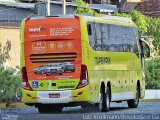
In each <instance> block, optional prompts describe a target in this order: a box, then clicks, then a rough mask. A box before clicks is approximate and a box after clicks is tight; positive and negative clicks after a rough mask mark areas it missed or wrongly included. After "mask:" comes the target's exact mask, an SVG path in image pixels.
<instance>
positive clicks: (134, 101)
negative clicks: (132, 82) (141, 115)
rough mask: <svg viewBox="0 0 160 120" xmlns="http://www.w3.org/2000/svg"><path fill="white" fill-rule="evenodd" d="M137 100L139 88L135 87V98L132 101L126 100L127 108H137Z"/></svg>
mask: <svg viewBox="0 0 160 120" xmlns="http://www.w3.org/2000/svg"><path fill="white" fill-rule="evenodd" d="M139 98H140V87H139V85H137V88H136V98H135V99H132V100H127V103H128V107H129V108H137V107H138V104H139Z"/></svg>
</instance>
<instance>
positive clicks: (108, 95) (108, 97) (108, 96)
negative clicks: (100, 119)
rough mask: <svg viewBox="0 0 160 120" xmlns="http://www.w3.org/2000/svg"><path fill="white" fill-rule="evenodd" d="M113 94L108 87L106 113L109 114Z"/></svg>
mask: <svg viewBox="0 0 160 120" xmlns="http://www.w3.org/2000/svg"><path fill="white" fill-rule="evenodd" d="M110 94H111V92H110V88H109V86H107V91H106V111H107V112H108V111H109V109H110V101H111V97H110V96H111V95H110Z"/></svg>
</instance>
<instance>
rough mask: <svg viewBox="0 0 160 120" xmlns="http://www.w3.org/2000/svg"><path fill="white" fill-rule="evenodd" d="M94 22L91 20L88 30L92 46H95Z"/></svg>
mask: <svg viewBox="0 0 160 120" xmlns="http://www.w3.org/2000/svg"><path fill="white" fill-rule="evenodd" d="M94 30H95V29H94V23H92V22H90V23H88V24H87V31H88V37H89V43H90V45H91V47H92V48H94V46H95V38H94V35H95V31H94Z"/></svg>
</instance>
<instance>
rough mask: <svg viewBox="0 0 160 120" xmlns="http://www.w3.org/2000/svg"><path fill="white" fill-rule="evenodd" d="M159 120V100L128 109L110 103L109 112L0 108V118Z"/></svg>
mask: <svg viewBox="0 0 160 120" xmlns="http://www.w3.org/2000/svg"><path fill="white" fill-rule="evenodd" d="M4 118H9V119H8V120H82V119H83V120H102V119H106V120H107V119H110V120H116V119H125V120H131V119H134V120H140V119H141V120H151V119H152V120H160V102H154V103H151V102H141V103H140V104H139V106H138V108H134V109H133V108H132V109H129V108H128V106H127V103H111V109H110V111H109V112H107V113H106V112H105V113H101V112H97V111H96V110H95V109H90V110H88V111H86V110H84V109H81V107H80V106H78V107H70V108H64V109H63V112H62V113H59V114H39V113H38V110H37V109H36V108H34V107H29V108H24V109H1V110H0V120H7V119H4Z"/></svg>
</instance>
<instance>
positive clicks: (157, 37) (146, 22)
mask: <svg viewBox="0 0 160 120" xmlns="http://www.w3.org/2000/svg"><path fill="white" fill-rule="evenodd" d="M114 15H116V16H123V17H129V18H131V19H132V20H133V21H134V22H135V24H136V25H137V26H138V28H139V30H140V32H141V34H142V35H143V36H153V37H154V41H153V44H154V46H155V47H156V48H157V50H158V51H160V48H159V46H160V34H159V33H160V19H159V18H152V17H148V16H144V15H143V14H141V13H140V12H139V11H137V10H133V11H132V12H131V13H130V14H126V13H115V14H114Z"/></svg>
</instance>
